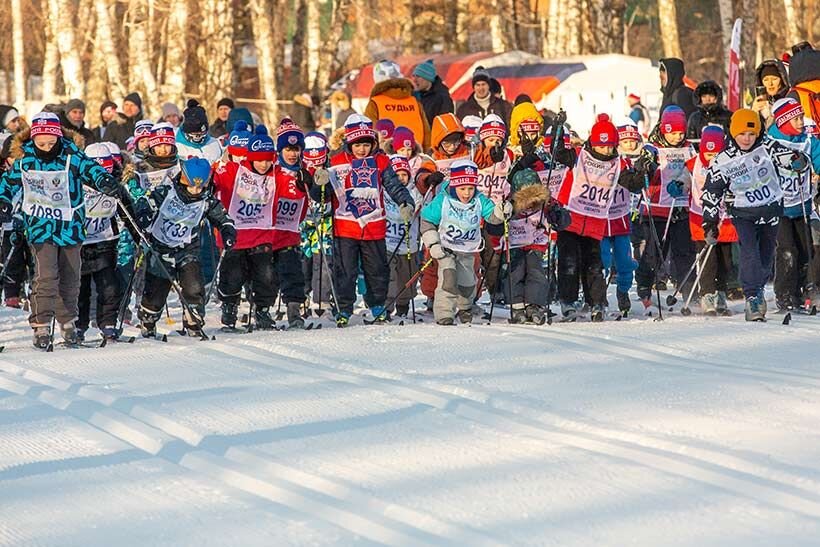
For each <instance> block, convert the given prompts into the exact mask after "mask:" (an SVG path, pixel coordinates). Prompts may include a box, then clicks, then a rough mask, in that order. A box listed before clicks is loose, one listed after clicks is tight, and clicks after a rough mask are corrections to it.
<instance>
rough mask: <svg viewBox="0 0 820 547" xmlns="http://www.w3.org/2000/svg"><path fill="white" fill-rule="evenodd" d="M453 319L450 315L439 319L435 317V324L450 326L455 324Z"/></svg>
mask: <svg viewBox="0 0 820 547" xmlns="http://www.w3.org/2000/svg"><path fill="white" fill-rule="evenodd" d="M455 324H456V323H455V321H453V318H452V317H442V318H441V319H436V325H441V326H442V327H451V326H453V325H455Z"/></svg>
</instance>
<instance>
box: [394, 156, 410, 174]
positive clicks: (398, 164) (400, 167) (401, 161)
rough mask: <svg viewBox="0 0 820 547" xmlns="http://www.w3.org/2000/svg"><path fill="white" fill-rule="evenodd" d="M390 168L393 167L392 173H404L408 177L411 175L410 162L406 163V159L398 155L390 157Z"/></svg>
mask: <svg viewBox="0 0 820 547" xmlns="http://www.w3.org/2000/svg"><path fill="white" fill-rule="evenodd" d="M390 166H391V167H393V171H394V172H396V173H398V172H399V171H404V172H405V173H407V174H408V175H409V174H410V173H411V171H410V162H408V161H407V158H405V157H404V156H400V155H399V154H393V155H392V156H390Z"/></svg>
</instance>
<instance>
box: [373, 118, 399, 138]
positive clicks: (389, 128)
mask: <svg viewBox="0 0 820 547" xmlns="http://www.w3.org/2000/svg"><path fill="white" fill-rule="evenodd" d="M395 130H396V124H394V123H393V120H389V119H387V118H382V119H381V120H378V121H377V122H376V131H378V132H379V135H381V137H382V138H383V139H390V138H393V131H395Z"/></svg>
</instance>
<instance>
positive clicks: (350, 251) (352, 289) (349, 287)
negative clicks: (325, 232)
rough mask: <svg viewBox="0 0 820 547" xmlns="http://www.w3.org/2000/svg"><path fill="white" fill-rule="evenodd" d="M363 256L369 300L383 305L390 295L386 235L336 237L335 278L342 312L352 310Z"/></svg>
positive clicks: (334, 249) (334, 242) (371, 302)
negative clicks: (372, 237) (366, 237)
mask: <svg viewBox="0 0 820 547" xmlns="http://www.w3.org/2000/svg"><path fill="white" fill-rule="evenodd" d="M360 260H361V266H362V270H363V271H364V279H365V282H366V283H367V290H368V298H369V300H370V304H371V305H372V306H384V303H385V300H386V299H387V286H388V284H389V281H390V273H389V271H388V268H387V245H386V244H385V241H384V239H376V240H361V239H352V238H349V237H336V238H334V240H333V278H334V287H335V289H336V296H337V297H338V298H339V301H338V302H337V303H336V306H337V308H338V310H339V311H340V312H346V313H353V305H354V304H355V303H356V280H357V278H358V276H359V263H360Z"/></svg>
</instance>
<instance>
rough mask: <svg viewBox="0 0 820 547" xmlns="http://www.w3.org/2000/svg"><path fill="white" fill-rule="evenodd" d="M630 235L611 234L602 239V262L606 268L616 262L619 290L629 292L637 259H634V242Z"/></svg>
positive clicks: (616, 278)
mask: <svg viewBox="0 0 820 547" xmlns="http://www.w3.org/2000/svg"><path fill="white" fill-rule="evenodd" d="M629 238H630V236H629V235H620V236H610V237H605V238H604V239H602V240H601V263H602V264H603V266H604V269H605V270H609V269H611V268H612V265H613V263H614V264H615V270H616V275H615V281H616V286H617V287H618V291H619V292H627V291H629V288H630V287H631V286H632V280H633V278H634V274H633V272H634V271H635V260H633V259H632V242H631V241H630V239H629Z"/></svg>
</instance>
